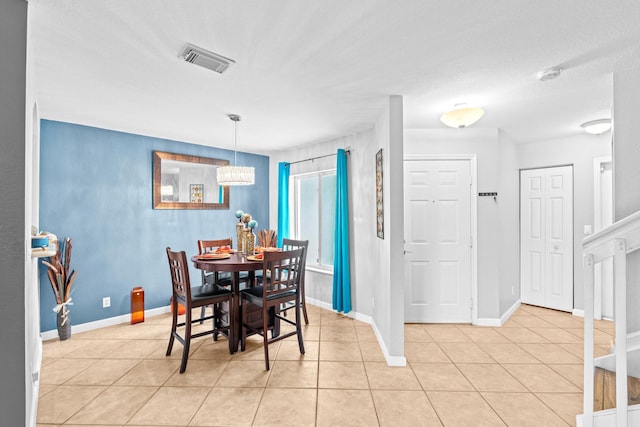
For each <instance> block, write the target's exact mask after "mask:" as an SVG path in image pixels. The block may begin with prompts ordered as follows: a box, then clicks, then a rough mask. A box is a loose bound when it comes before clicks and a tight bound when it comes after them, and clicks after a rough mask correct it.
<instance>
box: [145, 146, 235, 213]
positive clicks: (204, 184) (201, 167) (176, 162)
mask: <svg viewBox="0 0 640 427" xmlns="http://www.w3.org/2000/svg"><path fill="white" fill-rule="evenodd" d="M228 164H229V161H228V160H221V159H214V158H209V157H200V156H188V155H183V154H175V153H166V152H162V151H154V153H153V207H154V209H229V187H228V186H221V185H218V183H217V181H216V168H217V167H218V166H224V165H228Z"/></svg>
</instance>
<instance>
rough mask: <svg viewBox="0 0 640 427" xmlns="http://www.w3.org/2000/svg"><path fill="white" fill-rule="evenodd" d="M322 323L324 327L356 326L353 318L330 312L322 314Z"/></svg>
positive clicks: (326, 311)
mask: <svg viewBox="0 0 640 427" xmlns="http://www.w3.org/2000/svg"><path fill="white" fill-rule="evenodd" d="M320 323H321V325H322V326H354V323H353V319H352V318H351V317H348V316H345V315H344V314H341V313H336V312H334V311H329V310H324V311H323V312H322V316H321V318H320Z"/></svg>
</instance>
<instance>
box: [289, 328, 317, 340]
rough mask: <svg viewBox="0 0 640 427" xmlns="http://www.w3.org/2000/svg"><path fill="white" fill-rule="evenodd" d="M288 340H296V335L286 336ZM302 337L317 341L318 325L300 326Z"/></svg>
mask: <svg viewBox="0 0 640 427" xmlns="http://www.w3.org/2000/svg"><path fill="white" fill-rule="evenodd" d="M287 339H288V340H297V339H298V338H297V337H291V338H287ZM302 339H304V342H305V343H306V342H307V341H319V340H320V326H318V325H303V326H302Z"/></svg>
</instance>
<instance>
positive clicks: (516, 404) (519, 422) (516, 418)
mask: <svg viewBox="0 0 640 427" xmlns="http://www.w3.org/2000/svg"><path fill="white" fill-rule="evenodd" d="M482 396H483V397H484V398H485V399H486V400H487V401H488V402H489V404H490V405H491V406H492V407H493V409H494V410H495V411H496V412H497V413H498V415H500V417H501V418H502V419H503V420H504V421H505V422H506V423H507V425H510V426H522V427H529V426H530V427H539V426H545V427H553V426H566V425H567V424H566V423H565V422H564V421H563V420H562V418H560V417H559V416H558V415H557V414H556V413H555V412H553V411H552V410H550V409H549V408H548V407H547V406H546V405H545V404H543V403H542V402H540V400H538V399H537V398H536V397H535V396H534V395H533V394H532V393H482Z"/></svg>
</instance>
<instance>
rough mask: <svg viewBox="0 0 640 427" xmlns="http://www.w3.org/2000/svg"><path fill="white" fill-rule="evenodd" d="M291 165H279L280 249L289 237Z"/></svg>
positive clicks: (283, 163)
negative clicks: (285, 238) (283, 240)
mask: <svg viewBox="0 0 640 427" xmlns="http://www.w3.org/2000/svg"><path fill="white" fill-rule="evenodd" d="M290 166H291V165H290V164H289V163H285V162H280V163H278V247H279V248H281V247H282V238H284V237H289V169H290Z"/></svg>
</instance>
